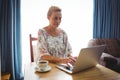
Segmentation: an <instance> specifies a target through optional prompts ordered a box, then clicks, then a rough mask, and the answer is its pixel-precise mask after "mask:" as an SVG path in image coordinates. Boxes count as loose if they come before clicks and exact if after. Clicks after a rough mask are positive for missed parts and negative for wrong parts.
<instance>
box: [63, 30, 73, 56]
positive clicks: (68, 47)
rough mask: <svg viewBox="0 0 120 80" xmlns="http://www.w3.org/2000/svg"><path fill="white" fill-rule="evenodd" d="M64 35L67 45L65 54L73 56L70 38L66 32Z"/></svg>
mask: <svg viewBox="0 0 120 80" xmlns="http://www.w3.org/2000/svg"><path fill="white" fill-rule="evenodd" d="M63 34H64V44H65V50H66V51H65V52H66V54H67V55H71V54H72V47H71V45H70V43H69V41H68V36H67V33H66V32H65V31H63Z"/></svg>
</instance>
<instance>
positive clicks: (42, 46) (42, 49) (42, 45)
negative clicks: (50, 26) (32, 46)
mask: <svg viewBox="0 0 120 80" xmlns="http://www.w3.org/2000/svg"><path fill="white" fill-rule="evenodd" d="M37 48H38V53H39V54H40V56H42V55H45V54H49V53H48V51H47V44H46V42H45V37H44V35H43V31H42V30H41V29H39V31H38V43H37Z"/></svg>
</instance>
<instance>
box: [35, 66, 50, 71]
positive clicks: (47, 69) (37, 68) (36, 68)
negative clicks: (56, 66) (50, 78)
mask: <svg viewBox="0 0 120 80" xmlns="http://www.w3.org/2000/svg"><path fill="white" fill-rule="evenodd" d="M50 70H51V66H47V67H46V68H45V69H40V68H39V67H35V71H37V72H48V71H50Z"/></svg>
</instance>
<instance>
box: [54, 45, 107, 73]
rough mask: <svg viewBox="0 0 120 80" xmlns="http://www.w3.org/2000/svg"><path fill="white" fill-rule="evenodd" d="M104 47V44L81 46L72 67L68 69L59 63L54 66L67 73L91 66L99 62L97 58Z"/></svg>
mask: <svg viewBox="0 0 120 80" xmlns="http://www.w3.org/2000/svg"><path fill="white" fill-rule="evenodd" d="M104 49H105V45H98V46H93V47H87V48H82V49H81V50H80V53H79V56H78V58H77V60H76V62H75V64H74V66H73V69H68V68H66V67H65V66H61V65H57V66H56V67H57V68H59V69H61V70H63V71H66V72H68V73H76V72H79V71H82V70H85V69H88V68H91V67H93V66H96V64H98V63H99V59H100V57H101V55H102V52H103V51H104Z"/></svg>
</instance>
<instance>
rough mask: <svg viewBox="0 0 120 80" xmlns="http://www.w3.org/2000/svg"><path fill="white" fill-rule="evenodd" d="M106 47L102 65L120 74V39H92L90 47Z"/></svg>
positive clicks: (101, 61) (101, 60)
mask: <svg viewBox="0 0 120 80" xmlns="http://www.w3.org/2000/svg"><path fill="white" fill-rule="evenodd" d="M103 44H105V45H106V48H105V50H104V52H103V54H102V56H101V58H100V64H101V65H103V66H105V67H107V68H109V69H112V70H114V71H116V72H119V73H120V39H91V40H89V42H88V46H89V47H90V46H96V45H103Z"/></svg>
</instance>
